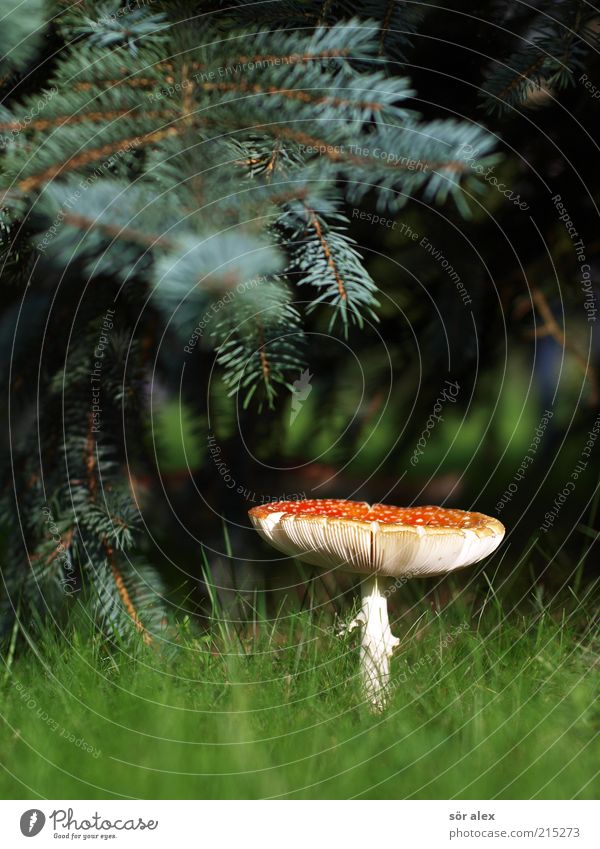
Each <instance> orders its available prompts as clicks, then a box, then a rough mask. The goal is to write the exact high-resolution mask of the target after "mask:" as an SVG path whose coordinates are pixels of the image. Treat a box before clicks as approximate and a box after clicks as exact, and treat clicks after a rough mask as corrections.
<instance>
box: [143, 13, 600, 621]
mask: <svg viewBox="0 0 600 849" xmlns="http://www.w3.org/2000/svg"><path fill="white" fill-rule="evenodd" d="M458 21H459V22H460V23H458ZM440 38H443V39H444V40H445V49H444V51H443V52H441V53H440V51H439V50H438V40H439V39H440ZM507 44H508V36H506V42H504V41H503V35H502V33H500V34H499V33H498V30H497V29H496V28H493V27H490V28H489V30H488V31H486V29H485V26H483V25H482V22H481V21H477V23H474V22H473V21H472V19H470V18H469V17H468V16H466V15H465V16H462V17H460V16H458V15H456V14H454V13H453V14H448V15H445V13H444V12H443V11H438V12H437V13H436V14H435V15H434V14H432V15H429V16H428V17H427V18H426V19H425V22H424V25H423V30H422V31H421V33H420V35H419V36H418V56H419V64H418V65H409V66H408V67H407V72H408V73H409V74H410V75H411V77H412V79H413V82H414V87H415V89H416V91H418V93H419V96H418V98H415V100H414V103H413V104H412V105H413V106H414V107H415V108H416V109H418V110H419V111H421V112H422V113H423V114H424V115H425V116H426V117H427V118H435V117H440V118H441V117H448V114H454V115H457V117H460V116H462V117H466V118H468V119H470V120H475V121H478V122H480V123H483V124H484V125H486V126H487V127H488V128H489V129H490V130H491V131H492V132H494V133H495V134H496V135H497V137H498V146H497V150H498V152H499V153H500V154H501V156H500V157H499V159H498V162H497V164H496V165H494V166H493V168H492V170H491V171H490V172H489V173H487V174H486V175H485V192H482V193H481V194H480V195H477V196H473V197H471V198H469V207H470V211H471V215H470V218H469V219H468V220H466V221H465V220H463V219H462V218H461V216H460V215H459V214H458V212H457V210H456V209H454V208H453V207H452V206H451V205H450V204H448V205H446V206H445V207H444V208H433V207H431V206H429V205H427V204H426V203H423V202H420V201H418V200H411V201H410V202H409V203H408V205H407V206H406V208H405V209H404V210H403V211H402V212H401V213H400V214H399V215H397V216H396V217H395V218H393V219H392V218H389V217H387V216H383V220H382V221H379V222H378V221H377V216H378V212H377V210H376V209H375V207H374V206H373V205H371V204H369V202H368V199H367V201H365V202H364V203H363V204H362V205H361V206H360V207H357V208H352V207H349V208H348V209H347V214H348V216H349V218H350V219H351V221H352V234H353V236H354V238H355V240H356V243H357V249H358V250H359V252H360V253H361V254H362V255H363V256H364V257H365V259H366V262H367V266H368V269H369V271H370V272H371V274H372V276H373V278H374V280H375V281H376V283H377V284H378V286H379V287H380V290H381V292H380V296H379V301H380V309H379V319H380V320H379V322H378V323H373V324H371V325H368V326H365V328H364V329H362V330H360V329H358V328H353V329H351V330H350V332H349V334H348V337H347V338H343V336H340V335H333V334H332V333H331V332H330V331H329V328H328V316H327V314H326V313H325V311H321V312H320V313H318V314H313V316H312V318H311V319H310V323H309V326H308V328H307V330H308V333H309V349H308V351H307V359H308V364H309V366H308V374H304V375H301V374H298V383H297V384H296V385H295V390H294V392H290V393H288V394H287V395H286V393H285V392H282V393H281V394H280V397H279V401H278V404H277V407H276V409H275V410H274V411H268V410H263V412H262V413H261V414H260V415H259V414H258V413H257V412H256V410H244V409H242V408H241V407H240V405H239V404H237V403H236V402H235V400H233V399H231V398H229V397H228V396H227V392H226V389H225V387H224V386H223V385H222V383H221V382H220V378H219V372H218V369H215V370H213V369H211V368H210V363H211V359H212V357H213V355H212V353H211V351H210V348H209V346H208V345H206V346H202V343H201V346H200V350H199V352H198V354H197V356H195V357H193V358H188V357H185V355H183V356H182V352H181V349H180V345H179V344H178V343H177V342H174V343H173V345H172V347H171V348H169V346H168V345H167V347H165V348H164V350H163V352H162V359H163V363H164V365H165V366H166V367H167V368H168V369H172V371H173V374H174V375H176V376H177V377H179V376H180V375H181V374H182V375H183V376H182V380H181V396H180V397H178V398H172V397H168V396H166V395H161V393H160V391H159V390H160V387H157V386H156V385H155V386H154V393H153V428H154V435H153V438H154V440H155V445H156V468H155V469H154V470H152V472H151V473H150V472H148V470H145V471H144V470H141V469H140V470H139V474H138V473H136V470H135V464H133V466H132V472H133V475H134V482H135V487H136V488H137V490H138V497H139V500H140V503H142V504H143V505H144V511H145V512H147V515H148V517H150V518H148V519H147V522H148V524H149V525H150V526H151V527H152V528H153V535H154V536H155V540H156V548H155V551H154V556H155V558H156V559H158V560H164V561H168V559H169V558H171V560H172V562H173V564H187V566H186V567H184V569H186V570H189V573H190V575H193V574H196V573H197V571H198V570H199V568H200V565H201V555H200V541H202V543H203V545H204V547H205V550H206V555H207V558H208V560H209V561H210V563H211V567H212V569H213V571H214V576H215V582H216V584H217V586H218V587H219V588H220V589H219V593H220V595H221V596H222V598H223V600H224V602H227V599H228V598H229V599H230V600H231V599H232V598H233V594H232V593H228V590H227V588H228V587H231V588H232V589H235V591H236V592H239V591H242V592H243V593H246V594H247V597H248V598H251V597H252V593H253V591H254V590H255V589H256V588H257V587H258V588H261V589H270V590H275V589H276V588H277V587H282V586H283V587H285V586H290V587H291V589H289V590H288V591H286V592H287V593H288V595H289V596H292V597H295V598H296V600H300V601H306V599H305V591H306V585H305V582H304V578H302V577H301V576H299V575H298V572H297V570H298V568H299V567H297V566H295V565H294V564H291V563H290V562H289V561H288V562H286V561H283V560H281V559H279V558H276V555H275V553H273V552H270V551H269V550H268V549H267V547H266V546H265V545H264V544H263V543H262V542H261V541H260V540H259V539H258V538H257V537H256V536H255V534H254V532H253V531H252V530H250V529H249V525H248V521H247V518H246V513H247V510H248V509H249V508H251V507H253V506H256V505H257V504H260V503H262V502H263V501H268V500H273V499H277V498H294V497H306V498H322V497H338V498H351V499H359V500H362V499H364V500H367V501H371V502H379V501H384V502H389V503H392V504H398V505H409V504H429V503H433V504H440V505H444V506H448V507H461V508H464V509H476V510H480V511H482V512H485V513H488V514H489V515H491V516H495V517H496V518H499V519H500V520H501V521H502V522H503V523H504V524H505V525H506V528H507V538H506V542H505V543H504V545H503V547H501V549H500V550H499V551H498V552H497V554H496V555H495V557H494V558H493V562H491V563H488V564H487V565H486V566H485V567H481V568H486V569H487V570H488V573H489V574H490V575H491V574H492V573H493V574H494V575H495V576H496V577H495V586H496V588H497V589H498V590H499V591H502V592H505V593H507V595H508V597H509V598H510V599H512V600H513V601H514V603H515V604H519V603H520V601H521V600H522V599H523V598H525V597H528V596H529V594H530V593H531V592H533V593H534V594H537V595H538V596H539V595H540V594H541V595H542V596H544V597H545V598H553V597H558V596H557V594H560V593H563V592H567V594H568V593H569V592H577V591H578V590H579V588H580V587H581V585H582V583H586V582H588V581H589V580H591V579H592V578H593V576H594V573H595V572H596V571H597V567H596V559H597V535H598V530H597V529H598V524H597V486H598V470H599V469H600V447H598V446H597V445H596V444H595V438H596V434H597V432H598V429H599V428H598V423H599V419H598V415H599V406H598V383H597V364H598V357H599V347H598V345H599V343H598V333H597V328H596V325H597V320H598V304H599V300H598V298H599V295H600V293H599V291H598V252H599V247H600V239H599V237H598V232H597V230H598V227H597V222H598V210H597V202H598V196H599V188H600V185H599V184H600V174H599V171H598V167H597V164H598V146H597V141H596V138H597V132H596V131H595V128H597V120H598V114H599V109H600V101H599V100H598V98H596V97H595V96H594V95H593V92H592V91H591V90H590V87H589V85H588V86H586V84H585V83H586V79H587V80H596V81H598V82H599V83H600V63H599V62H598V58H597V56H596V58H594V59H593V60H592V61H591V62H590V63H589V67H587V68H586V70H585V79H583V81H579V80H573V81H572V84H571V85H570V86H569V87H567V88H566V89H564V90H562V91H560V92H558V91H553V90H552V89H551V88H550V89H548V88H545V87H544V86H542V87H541V88H539V89H536V90H534V91H532V93H531V95H530V96H529V99H528V101H527V102H526V104H525V106H524V107H523V108H521V109H518V110H517V109H513V110H509V111H508V113H505V114H502V115H501V116H497V115H489V114H488V115H486V114H485V113H484V111H483V110H482V109H481V107H480V100H479V99H478V86H477V85H476V84H475V82H474V80H478V78H479V74H480V73H481V56H480V54H479V52H478V51H481V52H482V53H483V54H484V55H486V56H490V57H491V56H494V55H495V54H496V53H498V54H501V53H502V51H503V50H504V51H506V49H507ZM582 76H583V74H582ZM433 104H435V105H433ZM444 104H448V112H447V113H446V112H445V109H444ZM556 196H560V200H558V199H557V197H556ZM561 204H562V206H561ZM561 216H562V218H563V220H562V221H561V220H560V219H561ZM569 227H570V231H569ZM575 231H576V234H577V235H576V237H575V235H574V233H575ZM576 243H577V246H576ZM183 359H185V369H184V370H183V372H182V361H183ZM448 387H451V389H450V390H449V389H448ZM445 390H446V395H445V396H444V391H445ZM440 404H441V412H440V409H439V407H438V406H436V405H440ZM435 411H437V414H438V416H439V419H434V420H433V426H432V419H431V418H430V417H431V416H432V414H433V413H434V412H435ZM590 431H591V432H592V433H591V435H590ZM146 438H148V439H149V438H150V435H147V436H146ZM208 440H210V442H209V441H208ZM590 442H591V447H590V444H589V443H590ZM586 445H587V446H588V447H587V448H586ZM211 448H212V451H211ZM578 464H580V465H578ZM574 475H575V476H576V477H574ZM569 482H572V484H573V485H572V486H571V485H570V483H569ZM565 488H566V489H565ZM561 493H564V494H563V495H561ZM557 499H558V503H557ZM552 511H554V514H552ZM171 512H174V513H175V514H176V516H177V519H178V521H179V523H180V525H181V528H182V532H181V533H176V534H173V531H172V527H173V524H172V520H171V518H170V515H169V514H170V513H171ZM548 514H552V515H550V516H549V515H548ZM224 532H226V534H227V538H228V541H229V542H228V545H230V549H229V551H230V552H231V556H230V555H228V553H227V548H226V545H225V541H224ZM160 550H162V552H166V556H165V554H164V553H159V551H160ZM271 557H273V559H269V558H271ZM163 565H166V571H167V573H168V572H169V566H168V563H166V564H163ZM172 579H173V582H174V583H177V582H181V580H182V579H181V573H180V571H179V569H178V568H173V569H172ZM190 580H191V579H190ZM456 581H458V585H460V582H461V581H469V582H470V583H469V587H470V592H472V593H475V594H476V593H478V592H485V591H487V585H486V583H485V581H483V580H482V581H477V580H473V577H472V574H469V576H464V578H463V577H460V576H459V577H458V578H453V579H452V581H451V582H450V583H448V582H444V581H442V582H437V583H436V584H435V586H434V585H433V584H432V586H431V587H427V588H426V590H427V591H428V592H430V593H431V597H432V603H433V604H442V605H443V604H444V603H445V601H444V599H447V598H448V597H449V594H451V587H452V586H455V585H456V584H455V583H453V582H456ZM296 584H297V586H296ZM350 586H351V581H350V582H349V584H348V587H347V588H350ZM449 587H450V588H449ZM337 590H339V583H336V587H333V586H332V585H331V583H329V584H328V583H327V581H326V580H320V581H317V585H316V588H315V592H317V594H318V599H319V600H320V602H321V603H323V604H326V603H327V599H328V598H329V599H333V601H332V604H334V605H336V606H337V607H339V606H340V605H342V606H343V604H344V601H343V600H340V599H339V598H337ZM423 590H424V587H422V586H420V587H419V588H418V589H416V590H414V591H415V592H417V593H419V594H421V593H422V592H423ZM412 591H413V590H408V589H407V590H406V592H407V593H408V594H409V596H410V592H412ZM282 592H283V591H282ZM395 603H397V604H401V603H402V602H401V601H400V600H396V602H395Z"/></svg>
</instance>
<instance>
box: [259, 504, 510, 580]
mask: <svg viewBox="0 0 600 849" xmlns="http://www.w3.org/2000/svg"><path fill="white" fill-rule="evenodd" d="M249 515H250V519H251V520H252V523H253V524H254V526H255V528H256V529H257V531H258V532H259V533H260V535H261V536H262V537H263V538H264V539H266V540H267V541H268V542H270V543H271V545H273V546H274V547H275V548H277V549H278V550H279V551H283V552H284V553H285V554H288V555H291V556H293V557H297V558H299V559H300V560H303V561H305V562H306V563H312V564H313V565H315V566H322V567H324V568H327V569H335V568H341V569H344V570H346V571H351V572H363V573H365V572H366V573H373V572H377V573H378V574H381V575H389V576H393V577H397V576H400V575H406V574H410V575H412V576H415V577H417V576H426V575H436V574H442V573H445V572H449V571H453V570H454V569H459V568H461V567H463V566H468V565H470V564H471V563H476V562H477V561H478V560H481V559H483V558H484V557H486V556H487V555H488V554H491V552H492V551H494V549H495V548H497V546H498V545H499V544H500V542H501V540H502V537H503V536H504V526H503V525H502V524H501V523H500V522H499V521H498V520H497V519H493V518H491V517H490V516H485V515H484V514H483V513H471V512H468V511H466V510H447V509H445V508H443V507H430V506H427V507H394V506H392V505H389V504H373V505H370V504H367V503H365V502H363V501H344V500H340V499H332V498H327V499H313V500H303V501H276V502H273V503H271V504H265V505H262V506H260V507H253V508H252V510H250V511H249Z"/></svg>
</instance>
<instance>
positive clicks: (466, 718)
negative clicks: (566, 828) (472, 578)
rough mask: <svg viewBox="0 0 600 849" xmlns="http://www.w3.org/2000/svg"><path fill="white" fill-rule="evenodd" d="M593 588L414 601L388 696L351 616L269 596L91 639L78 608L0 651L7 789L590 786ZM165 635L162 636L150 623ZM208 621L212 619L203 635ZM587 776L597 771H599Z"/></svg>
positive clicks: (171, 793) (245, 794)
mask: <svg viewBox="0 0 600 849" xmlns="http://www.w3.org/2000/svg"><path fill="white" fill-rule="evenodd" d="M591 607H592V605H591V600H590V597H589V595H588V596H587V597H585V595H583V596H580V598H579V600H578V601H575V600H574V599H573V598H571V599H570V601H569V600H567V601H566V602H565V603H560V604H559V603H558V602H555V604H554V605H548V606H545V605H542V604H541V603H540V602H539V600H538V602H536V603H533V602H531V601H529V602H525V603H524V605H523V606H522V608H520V609H518V610H517V609H510V608H507V609H504V608H503V606H502V604H501V602H500V601H499V600H498V598H496V597H495V596H494V594H493V593H490V594H489V595H488V598H487V601H486V603H485V604H484V605H483V607H481V606H480V607H479V609H478V610H476V611H473V610H470V609H468V608H466V607H465V606H464V604H463V603H462V602H461V596H460V595H458V596H457V597H456V599H455V601H451V602H450V603H449V604H448V606H447V607H446V608H445V609H444V611H443V612H442V613H441V614H440V613H435V612H433V611H432V610H431V607H430V606H429V605H428V604H426V603H425V602H422V603H421V607H420V609H418V610H413V611H412V615H411V616H410V617H407V618H406V620H404V619H403V620H401V621H399V622H396V623H395V624H394V626H393V627H394V630H395V632H396V633H397V634H398V635H399V636H401V637H402V642H401V646H400V648H399V651H398V654H397V656H396V658H395V660H394V663H393V690H392V696H391V700H390V705H389V708H388V710H387V711H386V712H385V713H383V714H379V715H373V714H371V713H370V712H369V711H368V710H367V709H366V707H365V705H364V704H363V701H362V697H361V693H360V686H359V679H358V674H357V673H358V664H357V661H358V655H357V639H356V635H355V634H349V635H348V634H346V635H343V636H341V637H340V636H338V635H337V633H336V631H335V628H333V627H332V623H331V618H329V617H327V616H326V615H325V613H318V612H313V613H311V612H310V611H300V612H294V613H290V614H286V613H285V612H284V610H282V611H281V612H280V614H279V616H278V617H277V618H276V619H275V620H273V619H272V620H264V621H261V620H260V619H259V618H258V617H256V619H255V622H254V623H253V624H252V626H250V627H245V628H244V630H243V631H240V632H236V630H235V629H234V628H233V627H229V628H225V627H224V626H223V625H222V624H219V623H218V622H216V621H215V622H213V627H212V629H211V630H210V631H208V632H207V633H205V634H199V633H194V631H193V630H192V628H191V624H190V623H189V622H187V621H184V622H183V623H180V624H179V626H177V628H176V629H174V630H171V631H169V632H165V640H164V641H162V643H161V642H160V641H157V640H156V639H155V640H154V643H153V645H151V646H146V645H144V643H143V642H142V641H141V640H139V641H136V642H135V644H134V646H133V648H132V647H131V646H130V645H129V646H128V647H126V645H125V644H123V645H118V644H115V643H107V642H106V641H105V640H104V639H102V638H100V637H99V636H98V635H96V636H94V634H93V633H90V632H88V629H87V628H86V626H85V623H84V622H82V621H81V618H80V619H79V621H74V622H73V623H71V625H69V626H68V628H66V629H65V631H64V633H63V634H62V635H61V634H60V633H58V632H57V631H56V630H55V629H50V628H47V629H45V630H44V631H43V632H42V634H41V636H38V637H33V636H32V634H31V633H29V639H30V640H31V643H30V644H29V646H27V647H26V648H25V650H23V649H22V648H21V650H18V649H17V651H16V652H14V655H12V656H10V655H7V656H6V657H5V658H4V664H3V676H4V677H3V683H2V691H3V695H2V705H3V707H2V715H3V718H4V723H3V726H2V734H1V759H0V760H1V765H2V767H3V769H2V771H0V794H1V795H2V797H4V798H21V797H36V796H39V797H49V798H67V799H77V798H129V797H135V798H181V799H187V798H215V799H223V798H252V799H254V798H270V797H284V798H296V799H299V798H317V799H318V798H351V797H352V798H354V797H358V798H417V799H427V798H450V799H452V798H460V799H469V798H487V799H490V798H531V797H535V798H560V799H564V798H591V797H593V795H594V788H593V780H594V776H595V774H596V773H597V770H598V763H599V762H600V752H599V750H598V741H597V737H596V735H597V728H598V708H597V707H594V701H595V697H596V696H597V692H595V687H597V675H594V671H595V670H597V662H598V652H597V649H598V631H597V626H594V625H593V617H592V613H591ZM167 633H168V634H169V639H168V640H167V639H166V634H167ZM211 633H212V634H214V635H216V636H210V634H211ZM595 789H596V790H597V787H596V788H595Z"/></svg>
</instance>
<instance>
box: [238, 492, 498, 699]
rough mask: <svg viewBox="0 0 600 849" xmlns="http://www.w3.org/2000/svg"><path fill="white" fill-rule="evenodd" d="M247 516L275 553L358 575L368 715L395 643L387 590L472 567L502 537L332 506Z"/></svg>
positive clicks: (425, 512)
mask: <svg viewBox="0 0 600 849" xmlns="http://www.w3.org/2000/svg"><path fill="white" fill-rule="evenodd" d="M249 516H250V519H251V520H252V523H253V525H254V527H255V528H256V530H257V531H258V533H259V534H260V535H261V536H262V537H263V539H265V540H266V541H267V542H269V543H271V545H273V546H274V547H275V548H276V549H278V550H279V551H283V552H284V553H285V554H288V555H290V556H292V557H297V558H298V559H299V560H302V561H304V562H305V563H310V564H312V565H314V566H321V567H322V568H324V569H341V570H343V571H345V572H358V573H360V574H364V575H366V579H365V580H364V581H363V582H362V584H361V593H362V608H361V612H360V614H359V616H358V618H357V620H355V621H354V622H353V623H351V626H352V625H354V624H360V625H362V626H363V631H362V644H361V653H360V658H361V670H362V678H363V685H364V690H365V694H366V696H367V699H368V700H369V701H370V703H371V705H372V706H373V707H374V708H376V709H382V708H383V707H385V704H386V700H387V699H386V692H387V688H388V682H389V678H390V657H391V655H392V652H393V650H394V648H395V647H396V646H397V645H398V643H399V640H398V638H397V637H394V636H393V635H392V632H391V630H390V623H389V619H388V610H387V599H388V596H389V595H390V593H391V591H393V590H391V588H390V583H393V580H394V579H395V580H396V582H398V581H402V582H404V581H406V580H407V579H408V578H417V577H423V578H424V577H429V576H430V575H442V574H445V573H446V572H453V571H454V570H455V569H460V568H462V567H463V566H469V565H471V564H472V563H477V562H478V561H479V560H482V559H483V558H484V557H487V555H488V554H491V553H492V551H494V549H496V548H497V546H498V545H499V544H500V542H501V540H502V537H503V536H504V526H503V525H502V524H501V523H500V522H498V520H497V519H492V518H491V517H490V516H485V515H484V514H483V513H469V512H467V511H465V510H447V509H444V508H443V507H392V506H391V505H388V504H373V505H370V504H366V503H364V502H362V501H343V500H338V499H333V498H327V499H315V500H310V499H307V500H303V501H276V502H273V503H271V504H266V505H263V506H261V507H253V508H252V510H250V511H249Z"/></svg>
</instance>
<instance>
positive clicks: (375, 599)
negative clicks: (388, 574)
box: [351, 575, 400, 710]
mask: <svg viewBox="0 0 600 849" xmlns="http://www.w3.org/2000/svg"><path fill="white" fill-rule="evenodd" d="M389 582H390V579H389V578H383V577H381V576H377V575H374V576H373V577H369V578H366V579H365V580H364V581H363V582H362V584H361V591H362V607H361V611H360V613H359V614H358V616H357V617H356V619H355V620H354V622H353V623H351V626H354V625H361V626H362V641H361V648H360V667H361V673H362V680H363V687H364V691H365V696H366V698H367V700H368V701H369V702H370V704H371V706H372V708H373V709H374V710H383V709H384V708H385V706H386V704H387V699H388V693H389V681H390V658H391V656H392V653H393V651H394V649H395V648H396V646H397V645H398V643H399V642H400V640H399V639H398V637H394V636H393V635H392V632H391V630H390V620H389V618H388V608H387V595H386V593H385V589H386V587H387V585H388V584H389Z"/></svg>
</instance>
